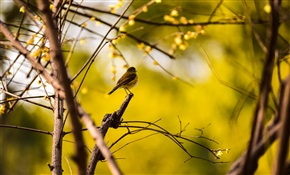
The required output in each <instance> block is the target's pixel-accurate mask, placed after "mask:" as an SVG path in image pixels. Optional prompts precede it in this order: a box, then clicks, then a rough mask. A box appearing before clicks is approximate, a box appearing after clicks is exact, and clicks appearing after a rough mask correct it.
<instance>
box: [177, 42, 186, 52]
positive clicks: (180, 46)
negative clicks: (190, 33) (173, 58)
mask: <svg viewBox="0 0 290 175" xmlns="http://www.w3.org/2000/svg"><path fill="white" fill-rule="evenodd" d="M178 48H179V49H180V50H182V51H184V50H185V49H186V48H187V44H186V43H183V44H180V45H179V46H178Z"/></svg>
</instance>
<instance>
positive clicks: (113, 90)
mask: <svg viewBox="0 0 290 175" xmlns="http://www.w3.org/2000/svg"><path fill="white" fill-rule="evenodd" d="M117 89H118V87H114V88H113V89H112V90H111V91H110V92H109V93H108V95H111V94H112V93H113V92H115V90H117Z"/></svg>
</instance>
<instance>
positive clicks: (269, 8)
mask: <svg viewBox="0 0 290 175" xmlns="http://www.w3.org/2000/svg"><path fill="white" fill-rule="evenodd" d="M264 11H265V12H266V13H271V6H270V4H266V5H265V6H264Z"/></svg>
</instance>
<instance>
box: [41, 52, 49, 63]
mask: <svg viewBox="0 0 290 175" xmlns="http://www.w3.org/2000/svg"><path fill="white" fill-rule="evenodd" d="M41 58H42V59H43V60H44V61H49V60H50V55H49V54H48V53H46V54H44V55H43V56H42V57H41Z"/></svg>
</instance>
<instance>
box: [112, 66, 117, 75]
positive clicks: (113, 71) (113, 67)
mask: <svg viewBox="0 0 290 175" xmlns="http://www.w3.org/2000/svg"><path fill="white" fill-rule="evenodd" d="M111 72H112V73H113V74H116V72H117V69H116V66H112V67H111Z"/></svg>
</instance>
